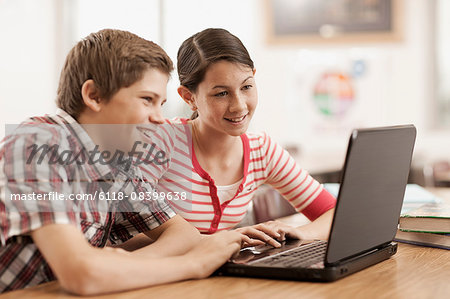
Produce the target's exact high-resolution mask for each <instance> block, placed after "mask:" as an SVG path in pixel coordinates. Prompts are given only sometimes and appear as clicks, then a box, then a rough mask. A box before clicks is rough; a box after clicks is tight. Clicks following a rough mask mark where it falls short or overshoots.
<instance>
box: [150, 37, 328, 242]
mask: <svg viewBox="0 0 450 299" xmlns="http://www.w3.org/2000/svg"><path fill="white" fill-rule="evenodd" d="M177 67H178V75H179V79H180V84H181V86H180V87H179V88H178V93H179V95H180V96H181V97H182V98H183V100H184V101H185V102H186V103H187V104H188V105H189V106H190V107H191V109H192V110H193V111H194V115H193V117H192V119H191V120H188V119H175V120H172V121H169V122H170V123H172V124H184V126H177V129H176V130H175V131H176V132H177V136H176V139H177V142H176V143H177V144H178V147H179V149H178V154H179V158H174V159H173V160H172V161H173V162H174V163H171V165H173V166H171V169H170V170H169V171H168V172H166V175H165V176H164V177H163V178H162V179H161V180H160V181H159V187H158V189H159V190H160V191H162V192H166V194H168V192H174V191H178V192H180V193H183V192H184V194H186V193H189V195H188V196H187V198H186V199H185V200H172V201H171V204H172V206H173V208H174V209H175V210H176V211H177V213H179V214H180V215H181V216H183V217H184V218H185V219H186V220H187V221H189V222H190V223H191V224H193V225H194V226H195V227H196V228H197V229H198V230H199V231H200V232H202V233H207V234H212V233H215V232H216V231H220V230H226V229H231V228H233V227H234V226H235V225H236V224H238V223H239V222H240V221H241V220H242V219H243V218H244V216H245V214H246V211H247V208H248V205H249V204H250V202H251V200H252V196H253V194H254V193H255V191H256V189H258V187H259V186H261V185H262V184H269V185H271V186H273V187H274V188H275V189H276V190H278V191H279V192H280V193H281V194H282V195H283V196H284V197H285V198H286V200H288V201H289V203H290V204H291V205H292V206H294V207H295V208H296V210H297V211H298V212H302V213H303V214H304V215H306V216H307V217H308V218H309V219H310V220H311V221H312V222H311V223H309V224H307V225H304V226H301V227H289V226H287V225H283V224H282V223H279V222H276V221H271V222H268V223H263V224H258V225H255V226H250V227H244V228H240V229H239V230H240V232H242V233H244V234H246V235H248V236H249V237H250V238H252V243H251V244H250V245H256V244H261V243H263V242H267V243H269V244H271V245H273V246H277V247H278V246H280V244H279V243H278V242H277V241H276V240H275V239H278V240H282V239H283V238H284V236H285V235H287V236H290V237H294V238H301V239H326V238H327V237H328V233H329V229H330V225H331V220H332V217H333V209H334V206H335V203H336V200H335V198H334V197H333V196H332V195H330V194H329V193H328V192H327V191H326V190H325V189H323V187H322V185H320V184H319V183H318V182H317V181H316V180H314V179H313V178H312V177H311V176H309V174H308V173H307V172H306V171H305V170H303V169H301V168H300V167H299V166H298V165H297V163H296V162H295V160H294V159H293V158H292V157H291V156H290V155H289V154H288V153H287V152H286V151H284V150H283V149H282V148H281V147H280V146H279V145H278V144H276V143H275V142H274V141H272V140H271V138H270V137H269V136H267V135H266V134H255V133H247V132H246V131H247V128H248V126H249V123H250V120H251V119H252V116H253V113H254V111H255V108H256V105H257V101H258V97H257V92H256V85H255V78H254V76H255V68H254V65H253V61H252V60H251V58H250V56H249V54H248V52H247V49H246V48H245V47H244V45H243V44H242V42H241V41H240V40H239V39H238V38H237V37H236V36H234V35H232V34H231V33H229V32H228V31H226V30H224V29H206V30H204V31H201V32H199V33H197V34H195V35H193V36H191V37H190V38H188V39H187V40H186V41H184V42H183V44H182V45H181V47H180V49H179V50H178V66H177ZM186 157H189V159H188V160H187V161H188V162H182V161H183V159H184V161H186ZM191 192H192V193H191Z"/></svg>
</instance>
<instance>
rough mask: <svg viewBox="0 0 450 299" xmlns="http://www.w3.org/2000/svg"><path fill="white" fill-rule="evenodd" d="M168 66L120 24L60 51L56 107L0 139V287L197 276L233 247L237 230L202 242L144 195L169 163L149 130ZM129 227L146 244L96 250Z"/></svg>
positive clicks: (118, 285) (102, 286) (84, 288)
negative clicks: (145, 150)
mask: <svg viewBox="0 0 450 299" xmlns="http://www.w3.org/2000/svg"><path fill="white" fill-rule="evenodd" d="M172 69H173V66H172V62H171V60H170V58H169V57H168V56H167V54H166V53H165V52H164V51H163V50H162V49H161V48H160V47H159V46H157V45H156V44H154V43H152V42H149V41H147V40H144V39H142V38H139V37H138V36H136V35H134V34H131V33H129V32H125V31H119V30H102V31H99V32H97V33H93V34H91V35H89V36H88V37H86V38H85V39H84V40H82V41H80V42H79V43H78V44H77V45H75V47H74V48H73V49H72V50H71V52H70V53H69V54H68V56H67V59H66V63H65V65H64V68H63V70H62V73H61V78H60V82H59V87H58V96H57V106H58V107H59V108H60V109H59V110H58V112H57V114H56V115H55V116H48V115H47V116H44V117H34V118H31V119H29V120H28V121H26V122H24V123H22V124H21V125H20V126H19V127H18V128H17V129H16V130H15V131H14V132H13V134H10V135H7V137H6V138H5V139H4V141H3V142H2V143H1V145H0V228H1V230H0V241H1V243H0V245H1V246H0V292H5V291H9V290H14V289H20V288H24V287H28V286H33V285H36V284H39V283H42V282H46V281H50V280H54V279H58V280H59V283H60V284H61V286H62V287H63V288H64V289H66V290H68V291H70V292H73V293H76V294H81V295H91V294H99V293H108V292H116V291H121V290H127V289H132V288H139V287H144V286H149V285H154V284H160V283H166V282H171V281H176V280H182V279H190V278H203V277H207V276H208V275H209V274H211V273H212V271H214V270H215V269H216V268H217V267H219V266H220V265H221V264H223V263H224V262H225V261H226V260H227V259H228V258H230V256H231V255H232V254H233V253H234V252H236V251H237V250H238V249H239V248H240V245H241V242H242V241H243V240H244V238H245V237H243V236H242V235H240V234H238V233H235V232H224V233H221V234H218V235H215V236H212V237H209V238H205V239H202V238H201V237H200V234H199V233H198V231H196V230H195V229H194V228H193V227H192V226H190V225H189V224H188V223H187V222H186V221H185V220H183V219H182V218H181V217H180V216H176V215H175V214H174V212H173V211H172V210H171V208H170V207H169V206H168V204H167V203H166V202H165V201H164V200H161V199H157V198H156V199H155V198H149V196H151V195H152V194H153V185H154V184H155V183H156V182H157V180H158V178H159V177H161V175H162V173H163V172H164V171H165V169H167V165H166V164H167V163H168V161H169V159H168V158H167V157H164V154H165V153H169V154H170V141H171V140H170V134H166V135H164V134H162V133H161V134H159V133H158V134H154V135H152V134H151V133H150V135H152V136H153V137H154V136H157V137H158V138H152V137H151V136H148V134H149V133H148V132H152V130H156V129H155V127H156V125H157V124H161V123H162V122H163V117H162V115H161V105H162V104H163V103H164V101H165V98H166V85H167V81H168V78H169V74H170V72H171V71H172ZM109 124H118V125H120V126H110V125H109ZM136 129H138V130H136ZM105 130H106V131H108V132H109V133H108V134H105ZM163 131H164V130H163ZM141 133H145V134H141ZM143 136H144V137H143ZM145 136H146V137H145ZM111 137H112V138H111ZM136 138H138V139H136ZM133 142H134V143H133ZM152 142H155V143H153V145H154V146H155V145H156V148H158V149H159V151H158V152H156V153H154V154H153V156H151V157H146V158H144V160H145V161H147V162H148V161H155V159H156V158H158V159H159V160H158V159H156V161H159V162H160V163H156V164H153V165H146V164H145V163H142V161H143V160H142V158H141V157H138V158H136V156H138V155H136V153H137V152H138V151H136V149H137V148H136V145H137V146H138V148H139V147H143V146H144V145H145V146H147V145H148V144H151V143H152ZM130 148H132V150H131V151H130ZM126 152H129V153H130V155H128V156H125V157H124V156H123V154H124V153H126ZM117 153H119V155H116V154H117ZM105 162H106V163H105ZM124 162H125V163H124ZM142 195H144V197H145V198H144V200H136V199H138V198H139V197H140V196H142ZM86 196H87V197H86ZM89 196H91V199H90V200H89V199H88V200H84V199H85V197H86V198H89ZM92 198H93V200H92ZM141 199H142V198H141ZM145 199H146V200H145ZM139 232H144V233H145V235H147V236H148V237H149V238H150V239H151V240H155V241H154V242H153V243H152V244H151V245H149V246H145V247H143V248H140V249H138V250H135V251H132V252H129V251H125V250H123V249H120V248H117V247H106V248H103V247H104V246H105V244H106V243H107V242H112V243H119V244H120V243H121V242H124V241H127V240H129V239H130V238H131V237H132V236H133V235H135V234H137V233H139ZM131 241H132V240H131Z"/></svg>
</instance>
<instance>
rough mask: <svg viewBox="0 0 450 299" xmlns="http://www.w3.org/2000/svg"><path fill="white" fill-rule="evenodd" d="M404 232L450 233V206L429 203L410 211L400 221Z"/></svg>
mask: <svg viewBox="0 0 450 299" xmlns="http://www.w3.org/2000/svg"><path fill="white" fill-rule="evenodd" d="M398 227H399V229H400V230H402V231H415V232H429V233H447V234H448V233H450V204H449V203H446V202H442V203H429V204H425V205H423V206H421V207H419V208H417V209H414V210H410V211H408V212H406V213H404V214H402V215H400V219H399V226H398Z"/></svg>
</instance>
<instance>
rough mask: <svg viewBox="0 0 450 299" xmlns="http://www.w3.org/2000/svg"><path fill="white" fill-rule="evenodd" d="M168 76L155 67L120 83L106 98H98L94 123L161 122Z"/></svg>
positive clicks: (162, 120)
mask: <svg viewBox="0 0 450 299" xmlns="http://www.w3.org/2000/svg"><path fill="white" fill-rule="evenodd" d="M168 80H169V76H168V75H167V74H165V73H163V72H161V71H159V70H157V69H149V70H147V71H145V72H144V75H143V77H142V79H141V80H139V81H137V82H135V83H134V84H132V85H130V86H129V87H122V88H121V89H119V91H118V92H116V93H115V94H114V95H113V96H112V98H111V99H110V100H109V101H101V102H100V105H101V111H100V112H99V113H98V114H97V115H96V118H97V119H96V123H97V124H150V123H155V124H161V123H163V122H164V118H163V115H162V112H161V106H162V105H163V104H164V103H165V102H166V93H167V91H166V89H167V82H168Z"/></svg>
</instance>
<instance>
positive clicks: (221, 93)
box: [214, 91, 228, 97]
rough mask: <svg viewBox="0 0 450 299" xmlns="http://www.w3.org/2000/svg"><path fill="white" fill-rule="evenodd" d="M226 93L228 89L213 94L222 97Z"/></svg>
mask: <svg viewBox="0 0 450 299" xmlns="http://www.w3.org/2000/svg"><path fill="white" fill-rule="evenodd" d="M226 95H228V91H222V92H219V93H216V94H215V95H214V96H215V97H224V96H226Z"/></svg>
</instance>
